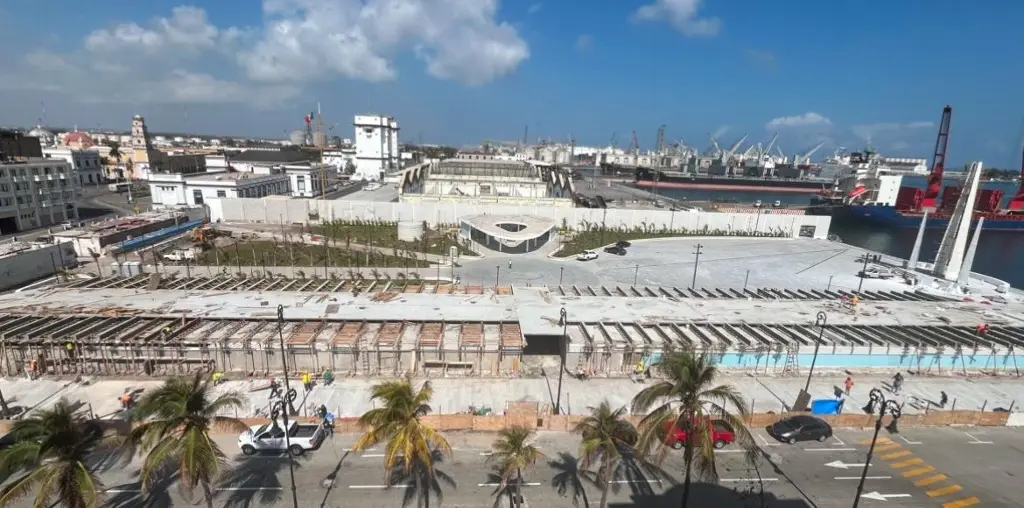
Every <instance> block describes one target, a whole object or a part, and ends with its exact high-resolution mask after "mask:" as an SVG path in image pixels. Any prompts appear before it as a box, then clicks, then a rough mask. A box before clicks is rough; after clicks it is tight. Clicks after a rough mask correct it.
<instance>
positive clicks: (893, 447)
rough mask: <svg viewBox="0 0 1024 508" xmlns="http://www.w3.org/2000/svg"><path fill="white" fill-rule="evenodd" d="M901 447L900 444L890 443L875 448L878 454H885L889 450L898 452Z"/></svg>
mask: <svg viewBox="0 0 1024 508" xmlns="http://www.w3.org/2000/svg"><path fill="white" fill-rule="evenodd" d="M899 447H900V445H899V444H898V443H891V442H890V443H887V444H884V445H882V446H875V451H876V452H884V451H888V450H896V449H898V448H899Z"/></svg>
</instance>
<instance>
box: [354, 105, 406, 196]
mask: <svg viewBox="0 0 1024 508" xmlns="http://www.w3.org/2000/svg"><path fill="white" fill-rule="evenodd" d="M354 125H355V134H356V172H355V174H353V175H352V179H353V180H374V181H379V180H383V179H384V174H385V173H387V172H389V171H392V170H395V169H398V168H399V157H400V155H399V150H398V121H397V120H395V119H394V118H392V117H389V116H365V115H357V116H356V117H355V122H354Z"/></svg>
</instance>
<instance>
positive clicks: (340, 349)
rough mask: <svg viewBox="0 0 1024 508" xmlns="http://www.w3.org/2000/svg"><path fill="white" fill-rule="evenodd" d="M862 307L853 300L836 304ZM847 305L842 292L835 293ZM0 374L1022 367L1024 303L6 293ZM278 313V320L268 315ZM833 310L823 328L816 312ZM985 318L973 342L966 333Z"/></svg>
mask: <svg viewBox="0 0 1024 508" xmlns="http://www.w3.org/2000/svg"><path fill="white" fill-rule="evenodd" d="M854 296H856V297H857V300H859V301H860V302H861V303H860V306H859V307H858V306H857V305H856V304H853V305H850V304H847V303H840V302H844V301H846V300H852V299H853V297H854ZM844 297H845V298H844ZM0 308H2V309H4V311H3V314H2V315H0V349H2V355H3V360H2V365H0V373H2V374H3V375H4V376H20V375H24V374H25V372H26V371H27V369H29V366H30V365H31V364H32V362H33V361H35V363H36V365H37V366H38V368H39V369H40V370H41V373H45V374H54V375H61V374H86V375H99V376H139V375H148V376H163V375H174V374H185V373H189V372H195V371H210V372H212V371H223V372H227V373H229V374H231V375H243V376H248V375H253V376H270V375H274V374H275V373H277V372H280V371H281V369H282V357H281V354H282V344H283V353H284V360H285V361H286V362H287V363H288V367H289V369H290V370H314V371H318V370H321V369H325V368H326V369H331V370H333V371H334V372H335V374H336V375H339V376H388V377H390V376H398V375H403V374H414V375H421V376H430V377H466V376H476V377H518V376H529V375H531V373H534V372H535V367H536V366H537V365H541V364H546V365H550V364H551V361H552V359H555V361H558V360H557V359H561V362H563V364H564V368H565V369H566V372H567V373H570V374H571V375H577V376H579V377H591V376H596V377H625V376H629V375H630V374H632V373H633V372H634V371H635V367H636V365H637V364H638V363H640V364H646V365H648V366H649V365H653V364H656V363H657V362H658V361H660V358H661V357H662V355H664V354H665V353H668V352H672V351H684V350H691V351H699V352H706V353H708V354H711V355H713V356H714V357H715V359H716V361H717V362H718V364H719V365H720V366H721V367H722V368H725V369H733V370H740V371H746V372H752V373H767V374H784V373H788V372H796V371H798V370H799V369H800V368H801V365H803V366H804V367H805V368H806V366H807V365H809V364H811V363H812V362H816V363H817V365H818V367H819V368H822V369H829V368H832V369H895V368H903V369H911V370H915V371H919V372H923V373H943V372H963V373H967V372H974V373H982V372H984V373H989V374H999V373H1018V372H1019V371H1018V360H1017V357H1016V349H1017V348H1018V347H1021V346H1024V321H1022V320H1021V318H1020V316H1021V315H1024V314H1022V312H1021V311H1022V310H1024V304H1022V303H1019V302H1004V303H1002V304H1000V307H999V308H997V309H994V308H993V307H992V306H991V305H990V304H985V303H982V302H974V301H961V300H956V301H954V300H952V299H948V298H943V297H941V296H936V295H931V294H928V293H924V292H918V291H904V292H899V291H870V290H869V291H863V292H860V293H854V292H848V291H844V290H839V291H810V290H785V289H767V288H764V289H744V290H743V291H739V290H735V289H728V290H724V289H722V290H720V289H707V288H699V289H686V290H682V289H678V288H665V287H626V288H623V287H618V286H616V287H603V286H602V287H578V286H570V287H557V286H556V287H550V288H549V287H516V286H500V287H497V288H495V287H483V286H462V285H453V284H449V283H440V282H423V281H366V280H360V281H346V280H331V279H326V280H325V279H288V278H284V277H270V278H241V277H227V276H221V277H203V278H192V277H190V278H181V277H177V278H162V277H161V276H160V275H159V274H151V275H143V276H136V277H118V278H112V277H108V278H104V279H85V280H80V281H77V282H71V283H64V284H61V285H59V286H57V287H51V288H43V289H34V290H27V291H22V292H19V293H14V294H7V295H3V296H0ZM279 311H280V314H279ZM819 312H823V313H825V314H826V315H827V321H825V322H823V321H822V320H821V318H820V316H817V313H819ZM982 322H983V323H986V325H987V326H986V328H985V330H983V331H979V329H978V323H982Z"/></svg>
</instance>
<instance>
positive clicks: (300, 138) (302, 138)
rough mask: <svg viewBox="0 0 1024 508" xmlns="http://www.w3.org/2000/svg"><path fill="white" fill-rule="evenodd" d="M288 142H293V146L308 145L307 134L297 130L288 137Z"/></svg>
mask: <svg viewBox="0 0 1024 508" xmlns="http://www.w3.org/2000/svg"><path fill="white" fill-rule="evenodd" d="M288 141H291V143H292V144H293V145H299V146H301V145H304V144H306V132H305V131H303V130H301V129H295V130H293V131H292V132H291V134H289V135H288Z"/></svg>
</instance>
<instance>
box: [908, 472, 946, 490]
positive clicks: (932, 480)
mask: <svg viewBox="0 0 1024 508" xmlns="http://www.w3.org/2000/svg"><path fill="white" fill-rule="evenodd" d="M944 481H946V475H944V474H937V475H935V476H929V477H928V478H925V479H924V480H918V481H916V482H914V486H915V487H927V486H929V485H932V484H935V483H939V482H944Z"/></svg>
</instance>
